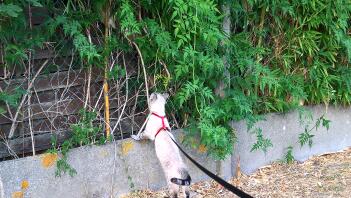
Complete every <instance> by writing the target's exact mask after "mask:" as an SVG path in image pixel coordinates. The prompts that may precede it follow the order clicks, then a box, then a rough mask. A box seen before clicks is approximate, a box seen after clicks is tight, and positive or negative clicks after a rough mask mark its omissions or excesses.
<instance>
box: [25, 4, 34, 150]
mask: <svg viewBox="0 0 351 198" xmlns="http://www.w3.org/2000/svg"><path fill="white" fill-rule="evenodd" d="M28 15H29V28H30V30H32V9H31V7H30V4H28ZM31 39H32V38H31ZM31 61H32V51H31V50H29V56H28V89H27V92H29V93H30V92H31V90H30V88H29V85H30V78H31V72H32V71H31V67H32V64H31V63H32V62H31ZM27 98H28V99H27V105H28V106H27V113H28V125H29V132H30V138H31V140H32V152H33V156H35V142H34V133H33V127H32V118H31V94H28V97H27Z"/></svg>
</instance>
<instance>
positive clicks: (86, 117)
mask: <svg viewBox="0 0 351 198" xmlns="http://www.w3.org/2000/svg"><path fill="white" fill-rule="evenodd" d="M79 114H80V121H79V122H78V123H77V124H72V125H71V129H72V136H71V137H70V138H69V139H67V140H65V141H64V142H63V143H62V145H61V147H60V150H58V149H57V146H58V145H57V140H56V139H55V138H52V139H51V144H52V149H51V150H49V152H53V153H59V151H60V153H61V154H62V157H61V158H60V159H59V160H58V161H57V163H56V168H57V170H56V171H55V175H56V176H61V175H62V174H65V173H68V174H69V175H70V176H71V177H73V176H74V175H75V174H76V173H77V172H76V170H75V169H74V168H73V167H71V165H70V164H69V163H68V162H67V158H68V152H69V150H70V149H71V148H74V147H76V146H83V145H92V144H96V143H99V144H102V143H105V142H103V141H104V140H105V138H104V137H102V138H100V140H97V135H98V132H99V131H101V128H100V127H95V126H94V124H93V121H94V120H95V119H96V113H95V112H88V111H85V110H84V109H82V110H80V111H79Z"/></svg>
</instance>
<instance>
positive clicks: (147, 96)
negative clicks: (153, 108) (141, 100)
mask: <svg viewBox="0 0 351 198" xmlns="http://www.w3.org/2000/svg"><path fill="white" fill-rule="evenodd" d="M132 44H133V45H134V46H135V48H136V50H137V51H138V54H139V57H140V61H141V66H142V67H143V72H144V80H145V89H146V98H147V106H148V108H149V110H150V104H149V101H150V98H149V86H148V83H147V75H146V69H145V64H144V59H143V55H142V54H141V52H140V49H139V47H138V45H137V44H136V43H135V42H133V41H132Z"/></svg>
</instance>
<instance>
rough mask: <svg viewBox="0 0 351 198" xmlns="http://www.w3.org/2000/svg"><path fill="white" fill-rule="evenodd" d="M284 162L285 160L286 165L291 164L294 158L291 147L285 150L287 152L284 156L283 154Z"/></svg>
mask: <svg viewBox="0 0 351 198" xmlns="http://www.w3.org/2000/svg"><path fill="white" fill-rule="evenodd" d="M284 160H285V162H286V163H288V164H291V163H293V162H294V160H295V158H294V156H293V147H292V146H289V147H288V148H287V152H286V154H285V156H284Z"/></svg>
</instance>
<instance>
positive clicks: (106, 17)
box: [103, 1, 111, 139]
mask: <svg viewBox="0 0 351 198" xmlns="http://www.w3.org/2000/svg"><path fill="white" fill-rule="evenodd" d="M110 4H111V3H110V1H107V3H106V6H105V10H104V22H105V38H104V39H105V50H106V49H107V48H108V37H109V22H108V21H109V16H110V10H109V8H110ZM108 63H109V58H108V54H105V71H104V85H103V90H104V100H105V128H106V138H107V139H109V138H110V135H111V128H110V102H109V96H108V82H107V80H108V71H109V70H108Z"/></svg>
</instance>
